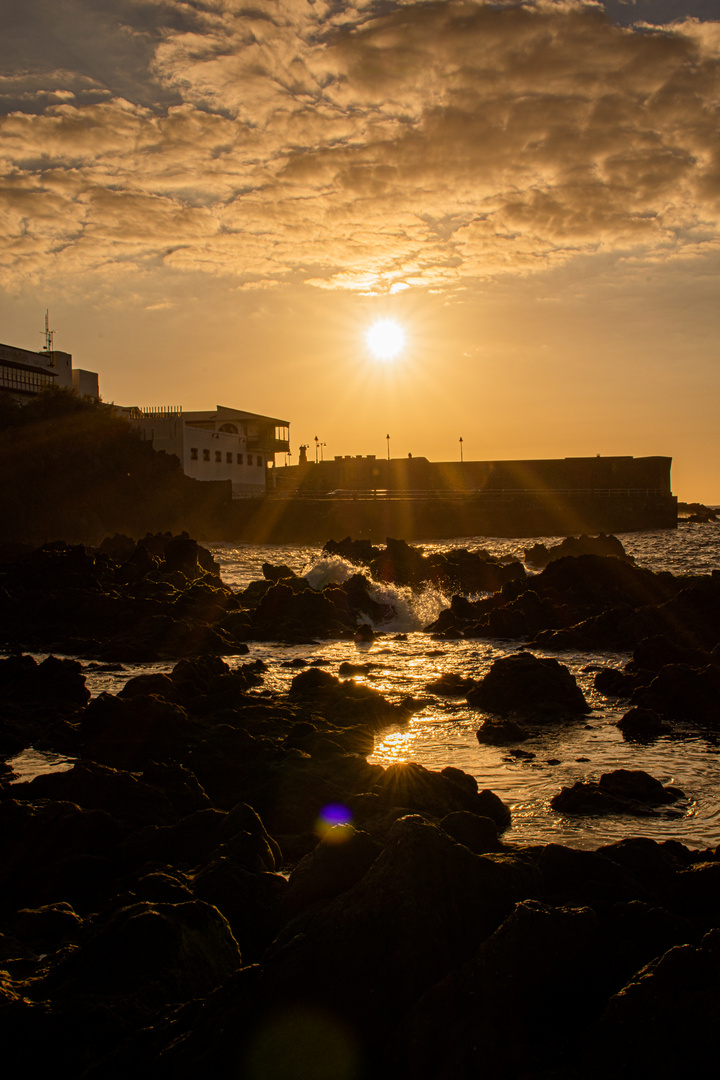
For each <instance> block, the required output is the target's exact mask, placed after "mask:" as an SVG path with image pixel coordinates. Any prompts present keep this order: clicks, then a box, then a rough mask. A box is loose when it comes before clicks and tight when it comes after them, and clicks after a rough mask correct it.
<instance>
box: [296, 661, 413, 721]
mask: <svg viewBox="0 0 720 1080" xmlns="http://www.w3.org/2000/svg"><path fill="white" fill-rule="evenodd" d="M289 696H290V699H291V700H298V701H303V702H309V703H311V704H312V707H313V709H314V710H317V712H319V713H320V714H321V715H322V716H324V717H326V718H327V719H328V720H329V721H331V722H332V723H333V724H334V725H335V726H337V727H340V726H343V727H352V726H354V725H356V724H362V725H364V726H365V727H372V728H381V727H384V726H386V725H388V724H393V723H395V724H398V723H406V722H407V721H408V720H409V718H410V716H411V711H410V710H408V709H406V708H404V707H403V706H402V705H393V704H391V703H390V702H389V701H387V700H386V699H385V698H384V697H383V696H382V694H381V693H380V692H379V691H378V690H375V689H373V688H372V687H371V686H365V685H364V684H362V683H356V682H354V681H352V680H348V679H345V680H341V679H338V678H336V677H335V676H334V675H331V674H330V672H329V671H323V670H322V669H321V668H307V669H306V670H305V671H302V672H301V673H300V674H299V675H296V676H295V678H294V679H293V681H292V684H291V687H290V694H289Z"/></svg>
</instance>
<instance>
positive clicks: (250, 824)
mask: <svg viewBox="0 0 720 1080" xmlns="http://www.w3.org/2000/svg"><path fill="white" fill-rule="evenodd" d="M584 539H585V541H586V542H585V543H582V542H580V548H579V549H578V548H577V546H576V547H575V548H574V549H572V550H569V548H566V549H565V550H564V551H562V552H558V551H555V552H550V553H548V552H547V551H546V552H545V554H543V553H542V552H539V551H535V552H534V558H535V560H536V565H538V566H540V565H543V566H544V567H545V568H544V569H543V570H541V571H540V572H539V573H538V574H537V575H534V576H528V575H527V574H526V572H525V569H524V567H523V566H522V564H519V563H515V564H504V563H502V562H500V561H498V560H495V559H492V558H491V557H490V556H487V555H485V554H483V553H470V552H464V553H456V554H454V555H453V556H452V557H449V556H432V557H427V556H425V555H424V554H423V553H422V552H421V551H420V550H419V549H415V548H410V547H409V546H408V545H406V544H403V543H402V542H400V541H388V542H387V544H386V546H385V548H383V549H377V548H372V547H371V546H370V545H369V544H367V543H366V542H365V543H363V542H359V543H358V542H353V541H350V540H348V541H343V542H341V544H340V545H337V546H336V547H340V548H342V552H341V553H342V554H343V555H344V557H345V558H349V559H351V560H352V561H354V562H355V563H356V564H357V566H358V573H357V574H356V575H354V576H352V577H350V578H349V579H348V581H346V582H345V583H344V584H343V585H342V586H337V585H332V586H328V587H326V588H325V589H323V590H322V591H321V592H316V591H315V590H312V589H310V587H309V586H308V584H307V582H306V581H305V580H304V579H301V578H298V577H296V576H295V575H294V574H293V573H292V571H290V570H288V569H287V568H286V567H272V566H266V567H265V568H264V580H263V581H261V582H255V583H253V584H252V585H250V586H249V587H248V588H247V589H245V590H244V591H243V592H240V593H234V592H233V591H232V590H231V589H229V588H228V587H226V586H225V585H224V584H223V583H222V581H221V580H220V577H219V574H218V571H217V566H216V565H215V564H214V562H213V560H212V558H211V557H210V555H209V553H208V552H207V551H205V550H204V549H203V548H201V547H200V546H199V545H197V544H195V542H194V541H192V540H191V539H190V538H189V537H187V536H185V535H183V536H179V537H172V536H169V535H155V536H148V537H146V538H145V540H144V541H141V542H139V543H135V542H134V541H131V540H128V539H127V538H125V537H114V538H112V539H111V540H108V541H106V542H104V544H103V545H101V546H100V547H99V548H98V549H95V550H90V549H86V548H83V547H80V546H75V547H69V546H67V545H64V544H55V545H46V546H45V547H43V548H41V549H37V550H23V549H15V550H12V551H10V550H5V551H4V552H2V553H0V613H1V615H2V627H3V630H2V637H3V641H4V647H5V651H6V652H7V653H9V655H8V656H7V658H6V659H3V660H0V691H1V698H0V700H1V702H2V704H1V706H0V757H2V759H3V760H5V761H7V759H9V758H12V757H13V756H14V755H15V754H17V753H19V752H20V751H21V750H23V749H25V748H27V747H29V746H34V747H36V748H38V749H46V750H54V751H57V752H60V753H63V754H66V755H68V756H69V757H71V758H72V759H74V760H75V764H74V766H73V767H72V768H71V769H69V770H67V771H64V772H56V773H51V774H47V775H43V776H38V777H36V778H35V779H33V780H31V781H29V782H11V781H12V780H14V779H16V778H14V777H13V775H12V772H11V770H10V768H9V767H8V766H5V769H4V771H3V772H2V773H1V774H0V850H1V851H2V858H0V878H1V885H2V889H1V891H0V910H1V914H2V923H1V936H0V949H1V950H2V956H1V957H0V985H1V986H2V996H1V997H0V1002H1V1004H0V1032H1V1033H2V1039H3V1059H4V1061H5V1063H6V1067H7V1068H8V1071H9V1073H10V1074H18V1073H19V1072H20V1070H21V1069H27V1068H28V1066H29V1065H30V1064H35V1063H36V1064H37V1065H38V1068H47V1069H52V1071H53V1072H55V1073H59V1074H60V1075H61V1076H68V1077H73V1078H76V1077H77V1078H92V1080H95V1078H100V1077H103V1080H108V1078H109V1080H112V1078H115V1077H117V1078H118V1080H119V1078H120V1077H123V1078H125V1077H127V1075H128V1074H131V1073H132V1074H134V1075H137V1076H141V1077H145V1076H147V1077H153V1078H160V1080H163V1078H165V1077H167V1078H168V1080H170V1078H171V1077H172V1078H173V1080H185V1078H187V1080H189V1078H190V1077H196V1076H198V1075H203V1076H207V1077H211V1078H213V1080H215V1078H217V1080H231V1078H232V1080H238V1078H239V1080H266V1078H267V1080H275V1078H279V1080H284V1078H285V1077H288V1078H289V1077H293V1078H308V1080H360V1078H362V1080H365V1078H366V1077H367V1078H370V1077H372V1078H377V1077H385V1076H388V1077H389V1076H391V1075H392V1076H397V1075H412V1076H418V1077H420V1078H427V1080H454V1078H458V1080H464V1078H468V1080H470V1078H475V1077H478V1076H483V1077H487V1078H489V1080H506V1078H507V1080H510V1078H517V1080H521V1078H522V1080H581V1078H582V1080H586V1078H589V1080H596V1078H597V1080H600V1077H604V1076H606V1075H607V1074H608V1073H612V1074H614V1075H616V1076H618V1077H621V1078H625V1077H627V1078H628V1080H629V1078H630V1077H637V1076H645V1075H652V1076H655V1077H660V1078H662V1077H668V1078H669V1077H670V1076H673V1077H674V1076H675V1075H677V1073H678V1071H679V1070H681V1069H682V1070H683V1071H684V1072H685V1073H686V1074H688V1075H691V1076H697V1077H700V1076H705V1075H710V1071H709V1070H710V1069H711V1068H712V1065H711V1063H712V1061H713V1060H714V1057H715V1054H714V1043H715V1023H716V1022H717V1020H718V1018H720V851H719V850H718V849H717V848H715V849H707V850H703V851H694V850H690V849H689V848H687V847H685V846H683V845H682V844H679V843H677V842H675V841H665V842H662V843H658V842H655V841H652V840H648V839H639V838H628V839H626V840H623V841H621V842H618V843H614V844H609V845H605V846H603V847H600V848H598V849H597V850H596V851H578V850H575V849H573V848H569V847H564V846H561V845H557V844H543V845H517V844H511V843H508V842H507V841H506V840H504V839H503V836H504V834H505V832H506V830H507V827H508V824H509V823H510V810H509V808H508V807H507V806H505V805H504V804H503V802H502V801H501V800H500V799H499V798H498V797H497V796H496V795H495V794H493V792H491V791H479V790H478V785H477V783H476V781H475V780H474V778H473V777H471V776H469V775H467V774H466V773H463V772H462V771H460V770H459V769H454V768H445V769H443V770H442V772H434V771H431V770H428V769H425V768H423V767H421V766H419V765H415V764H405V765H394V766H391V767H389V768H385V769H384V768H382V767H381V766H379V765H372V764H369V763H368V761H367V757H368V755H369V754H370V753H371V752H372V748H373V740H374V735H375V733H376V732H378V731H380V730H382V728H383V727H385V726H386V725H387V724H389V723H398V722H400V723H402V722H403V719H404V718H405V719H406V718H407V717H409V716H410V715H411V714H412V709H413V702H412V701H411V700H408V701H404V702H390V701H388V700H386V699H385V698H384V697H383V696H382V695H381V694H380V693H378V692H377V691H376V690H374V689H372V688H371V687H368V686H364V685H362V684H359V683H356V682H354V681H353V679H352V674H353V672H352V671H349V670H348V671H345V672H340V671H338V673H337V675H336V674H334V673H332V672H331V671H329V670H326V668H325V667H324V666H323V665H322V664H309V665H305V666H303V667H302V669H299V671H298V674H297V675H296V676H295V678H294V679H293V681H292V684H291V687H290V690H289V692H288V693H287V694H283V695H280V694H271V693H269V692H267V691H265V690H264V688H263V665H262V663H261V662H260V663H258V662H253V661H251V660H250V659H248V661H247V662H243V663H239V664H237V663H236V664H235V666H234V667H231V666H230V665H229V664H228V662H227V661H226V660H224V659H223V657H228V656H234V657H236V656H237V655H238V654H242V653H243V652H244V651H247V649H248V642H252V641H254V640H277V641H291V642H302V641H311V640H318V639H323V638H327V639H330V638H337V637H347V638H348V639H352V638H353V637H354V636H355V635H356V634H357V633H358V632H359V630H361V628H362V627H363V626H365V627H366V628H367V624H368V622H370V621H371V622H373V623H374V624H378V623H382V620H383V617H384V615H387V614H388V613H387V612H385V613H384V612H383V610H382V607H381V606H380V605H377V604H376V603H375V601H373V600H372V598H371V596H370V595H369V591H368V576H367V575H368V574H371V575H372V577H373V578H374V579H375V580H384V581H393V582H397V583H399V584H407V585H409V586H411V587H413V588H421V587H422V586H423V583H424V582H431V583H436V584H439V583H442V586H443V587H444V588H446V589H447V588H450V589H451V590H455V596H454V598H453V602H452V605H451V607H450V608H448V609H447V611H445V612H443V613H442V614H441V616H440V618H439V619H438V620H437V622H436V623H435V624H433V626H431V627H429V628H428V633H429V634H432V635H434V636H435V637H437V638H438V639H440V640H443V639H447V640H452V639H453V638H458V637H483V636H485V637H492V636H497V637H503V638H514V639H516V641H517V642H518V645H519V646H520V648H519V651H518V652H516V653H515V654H513V655H511V656H509V657H507V658H505V659H504V660H502V661H500V660H499V661H496V663H495V664H494V665H493V667H492V668H491V669H490V671H489V672H488V673H487V674H486V675H485V676H484V677H483V678H482V679H479V680H475V681H473V680H471V681H470V685H467V684H466V682H467V681H466V680H461V682H463V685H460V683H459V682H458V681H457V680H456V681H455V682H453V680H452V679H447V680H445V682H444V683H443V684H442V685H438V686H435V687H434V688H433V689H432V690H430V688H428V690H429V692H435V693H438V694H443V693H448V694H458V693H459V694H461V695H463V696H466V697H467V699H468V701H470V702H472V701H475V702H476V703H477V706H478V707H479V708H482V709H483V710H486V711H488V712H490V713H491V719H489V720H486V721H485V723H484V724H483V725H482V726H481V727H480V729H479V733H478V737H479V738H483V737H484V738H486V739H488V740H490V739H492V738H496V739H504V740H505V741H510V742H517V743H520V742H522V738H523V734H522V733H523V731H526V730H528V728H530V729H531V730H532V729H533V728H534V727H536V726H537V725H551V724H553V723H555V722H557V720H558V719H559V718H562V719H563V722H567V721H568V719H569V720H570V721H574V718H577V719H578V720H581V719H582V717H583V715H584V714H585V713H586V712H587V705H586V704H585V702H584V698H583V696H582V693H581V692H580V690H579V689H578V687H577V685H576V684H575V681H574V679H573V678H572V676H571V675H570V673H569V672H568V671H567V668H565V667H564V665H562V663H561V662H559V661H558V660H553V659H551V658H548V657H536V656H535V655H534V654H533V652H532V649H533V647H536V648H542V649H543V650H545V649H548V648H549V649H552V650H553V651H555V650H557V651H558V652H561V651H562V649H563V648H567V647H571V643H577V642H583V643H584V642H587V641H592V642H593V643H594V647H598V648H623V649H627V650H628V651H632V652H633V656H632V659H631V660H630V661H629V662H628V664H627V665H626V666H625V668H624V669H618V668H612V667H608V668H605V669H603V670H602V671H600V672H598V673H597V676H596V684H597V685H598V687H599V688H600V689H602V692H603V693H607V694H608V695H611V696H613V697H617V698H618V699H619V700H627V703H628V710H627V713H626V715H625V717H624V718H623V720H624V721H625V722H626V727H627V734H626V733H625V729H624V728H623V732H624V734H625V737H627V738H641V739H647V738H653V737H656V735H657V732H658V731H659V730H660V731H662V730H672V728H673V724H674V723H676V722H683V723H686V722H687V721H688V720H690V721H692V722H694V723H696V724H697V725H698V727H699V728H702V729H703V730H707V731H708V732H709V733H713V732H717V730H718V728H719V727H720V664H719V662H720V646H719V644H718V643H719V642H720V603H718V600H720V574H717V573H715V574H713V575H712V576H707V577H693V578H675V577H672V575H669V574H652V573H651V572H650V571H646V570H642V569H641V568H638V567H636V566H634V565H633V564H632V562H631V561H629V560H627V559H626V558H624V557H623V554H622V553H621V552H620V551H618V550H617V547H616V546H615V545H616V544H617V542H616V541H615V542H614V543H613V538H603V539H602V540H600V538H593V539H592V540H591V539H588V538H584ZM577 543H578V542H576V544H577ZM570 547H571V546H570ZM546 555H547V556H548V558H547V559H546V558H545V556H546ZM480 591H483V592H487V593H488V594H489V595H488V596H487V597H486V598H485V599H480V600H475V601H473V600H471V599H468V596H472V595H474V594H476V593H478V592H480ZM368 629H369V628H368ZM370 632H371V631H370ZM31 653H37V654H47V653H60V654H61V655H62V656H63V657H65V658H64V659H58V658H57V657H55V656H48V657H47V659H45V660H43V661H41V662H40V663H38V661H37V660H36V659H34V658H33V656H31V655H30V654H31ZM73 655H74V656H79V657H82V658H83V660H84V661H85V662H86V663H87V662H90V663H93V664H96V665H101V666H102V665H116V666H117V665H121V664H124V663H136V662H142V661H145V660H154V659H158V658H162V659H168V660H172V661H173V667H172V670H171V672H170V673H169V674H164V675H160V674H154V675H141V676H137V677H135V678H131V679H128V681H127V682H126V684H125V686H124V688H123V689H122V690H121V692H120V693H118V694H117V695H111V694H103V695H100V696H99V697H97V698H95V699H92V700H90V695H89V692H88V690H87V688H86V686H85V677H84V674H83V670H82V667H81V664H80V663H79V662H78V661H76V660H72V659H68V657H70V656H73ZM342 675H348V676H350V677H349V678H343V677H341V676H342ZM493 728H494V729H495V730H494V732H493V730H491V729H493ZM486 729H487V730H486ZM483 733H484V734H483ZM575 788H576V789H577V790H575V789H563V791H562V792H558V795H557V798H558V799H559V800H560V808H561V809H562V810H563V812H566V813H616V812H623V813H635V814H640V815H642V814H647V813H651V814H652V813H666V812H672V810H673V807H675V806H676V805H682V800H683V798H684V795H683V793H682V792H679V791H677V789H673V788H669V787H663V785H661V784H659V782H658V781H656V780H654V778H652V777H649V776H647V774H645V773H640V772H634V773H632V772H627V771H624V770H616V771H615V772H614V773H609V774H605V775H604V776H603V777H601V778H600V780H599V781H597V782H596V783H594V785H590V784H587V785H575Z"/></svg>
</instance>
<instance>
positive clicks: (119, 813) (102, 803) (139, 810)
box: [13, 761, 175, 826]
mask: <svg viewBox="0 0 720 1080" xmlns="http://www.w3.org/2000/svg"><path fill="white" fill-rule="evenodd" d="M13 794H14V796H15V797H16V798H18V799H24V800H27V801H28V802H36V801H37V800H39V799H51V800H53V801H55V802H68V803H75V804H76V805H77V806H80V807H82V808H83V809H85V810H104V811H106V812H107V813H108V814H110V815H111V816H112V817H113V818H115V820H116V821H118V822H120V823H121V824H124V825H126V826H137V825H141V824H146V823H147V822H153V823H155V824H167V823H168V822H170V821H172V820H173V819H174V817H175V813H174V810H173V807H172V804H171V802H170V800H169V799H168V798H167V796H166V795H165V793H164V792H163V791H160V790H159V789H158V788H156V787H154V786H151V785H150V784H148V783H144V782H143V781H142V780H139V779H138V778H137V777H136V776H133V775H132V774H131V773H129V772H125V771H123V770H119V769H113V768H108V767H107V766H104V765H100V764H97V763H96V762H93V761H82V762H77V763H76V764H75V765H74V766H73V767H72V769H67V770H66V771H64V772H53V773H45V774H42V775H40V776H36V777H34V779H32V780H30V781H27V782H25V783H21V784H15V785H14V787H13Z"/></svg>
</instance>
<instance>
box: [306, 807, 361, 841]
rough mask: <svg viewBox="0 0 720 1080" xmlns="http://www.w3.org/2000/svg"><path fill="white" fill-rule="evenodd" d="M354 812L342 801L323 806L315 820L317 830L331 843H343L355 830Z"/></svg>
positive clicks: (317, 832) (320, 835)
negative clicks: (353, 822) (353, 823)
mask: <svg viewBox="0 0 720 1080" xmlns="http://www.w3.org/2000/svg"><path fill="white" fill-rule="evenodd" d="M352 819H353V816H352V813H351V811H350V810H348V808H347V806H343V804H342V803H328V804H327V806H323V808H322V810H321V811H320V813H319V814H318V818H317V821H316V822H315V832H316V834H317V835H318V836H319V837H320V839H321V840H324V841H326V842H327V843H330V844H342V843H343V842H344V841H345V840H347V838H348V837H349V836H350V834H351V833H352V831H353V827H352Z"/></svg>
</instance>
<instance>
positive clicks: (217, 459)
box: [215, 450, 222, 464]
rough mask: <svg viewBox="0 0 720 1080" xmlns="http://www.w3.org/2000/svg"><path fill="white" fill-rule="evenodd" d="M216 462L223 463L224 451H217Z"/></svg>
mask: <svg viewBox="0 0 720 1080" xmlns="http://www.w3.org/2000/svg"><path fill="white" fill-rule="evenodd" d="M215 460H216V461H217V462H218V464H219V463H220V462H221V461H222V450H216V451H215Z"/></svg>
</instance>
